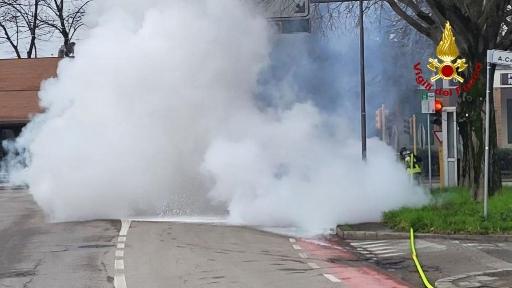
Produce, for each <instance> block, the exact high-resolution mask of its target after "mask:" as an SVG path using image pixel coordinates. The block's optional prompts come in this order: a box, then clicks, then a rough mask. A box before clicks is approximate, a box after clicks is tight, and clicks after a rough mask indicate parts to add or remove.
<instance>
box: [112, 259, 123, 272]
mask: <svg viewBox="0 0 512 288" xmlns="http://www.w3.org/2000/svg"><path fill="white" fill-rule="evenodd" d="M114 268H115V269H116V270H124V261H123V260H122V259H121V260H116V261H115V262H114Z"/></svg>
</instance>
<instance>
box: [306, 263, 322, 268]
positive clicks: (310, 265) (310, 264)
mask: <svg viewBox="0 0 512 288" xmlns="http://www.w3.org/2000/svg"><path fill="white" fill-rule="evenodd" d="M308 266H309V267H311V268H312V269H320V266H318V265H317V264H316V263H308Z"/></svg>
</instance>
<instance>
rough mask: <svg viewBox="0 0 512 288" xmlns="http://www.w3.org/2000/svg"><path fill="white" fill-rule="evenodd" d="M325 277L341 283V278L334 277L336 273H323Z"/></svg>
mask: <svg viewBox="0 0 512 288" xmlns="http://www.w3.org/2000/svg"><path fill="white" fill-rule="evenodd" d="M323 275H324V277H325V278H327V279H329V280H330V281H331V282H334V283H340V282H341V280H340V279H338V278H336V277H334V275H331V274H323Z"/></svg>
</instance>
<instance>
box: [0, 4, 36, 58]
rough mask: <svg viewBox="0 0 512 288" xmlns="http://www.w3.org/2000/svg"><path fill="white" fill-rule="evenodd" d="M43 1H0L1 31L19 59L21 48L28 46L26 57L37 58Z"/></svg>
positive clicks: (3, 37)
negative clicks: (40, 13)
mask: <svg viewBox="0 0 512 288" xmlns="http://www.w3.org/2000/svg"><path fill="white" fill-rule="evenodd" d="M41 1H42V0H2V1H0V22H1V23H0V29H1V30H2V33H3V35H2V37H1V38H2V39H4V41H6V42H7V43H9V45H10V46H11V48H12V49H13V50H14V52H15V54H16V56H17V57H18V58H22V54H21V50H22V49H21V46H22V45H25V46H26V57H27V58H32V57H37V40H38V38H39V36H40V32H41V31H40V27H41V26H40V24H41V23H40V22H39V20H38V18H39V12H40V7H41Z"/></svg>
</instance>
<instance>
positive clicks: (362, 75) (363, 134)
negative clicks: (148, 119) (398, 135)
mask: <svg viewBox="0 0 512 288" xmlns="http://www.w3.org/2000/svg"><path fill="white" fill-rule="evenodd" d="M359 67H360V68H359V69H360V79H361V150H362V156H363V161H366V158H367V156H366V85H365V82H366V81H365V73H364V10H363V0H359Z"/></svg>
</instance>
